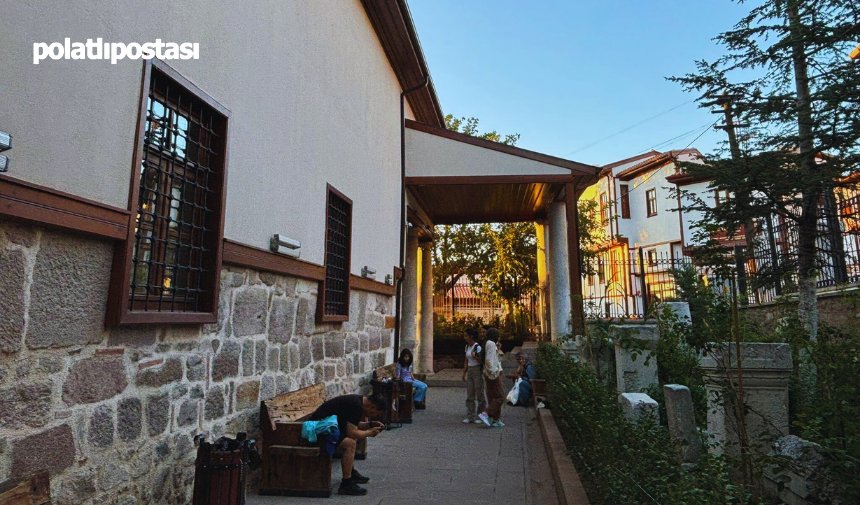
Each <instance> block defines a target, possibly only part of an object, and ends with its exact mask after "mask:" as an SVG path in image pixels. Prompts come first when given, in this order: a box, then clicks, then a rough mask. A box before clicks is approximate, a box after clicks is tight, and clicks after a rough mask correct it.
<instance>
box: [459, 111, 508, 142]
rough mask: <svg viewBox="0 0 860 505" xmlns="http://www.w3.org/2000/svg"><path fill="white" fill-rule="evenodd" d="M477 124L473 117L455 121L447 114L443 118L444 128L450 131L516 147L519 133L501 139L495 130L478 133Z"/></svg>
mask: <svg viewBox="0 0 860 505" xmlns="http://www.w3.org/2000/svg"><path fill="white" fill-rule="evenodd" d="M478 123H479V120H478V119H477V118H474V117H470V118H465V117H461V118H459V119H457V118H455V117H454V116H453V114H448V115H447V116H445V128H447V129H449V130H451V131H455V132H460V133H465V134H466V135H469V136H472V137H478V138H482V139H485V140H492V141H493V142H499V143H501V144H505V145H509V146H513V145H516V144H517V141H518V140H520V134H519V133H511V134H508V135H505V137H504V138H502V136H501V135H500V134H499V133H498V132H496V130H493V131H491V132H484V133H478Z"/></svg>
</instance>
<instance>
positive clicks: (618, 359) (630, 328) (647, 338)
mask: <svg viewBox="0 0 860 505" xmlns="http://www.w3.org/2000/svg"><path fill="white" fill-rule="evenodd" d="M611 336H612V339H613V341H614V343H615V381H616V387H617V388H618V392H619V393H640V392H642V391H644V390H645V389H646V388H648V386H650V385H652V384H653V385H654V386H657V385H658V381H657V357H656V356H654V355H652V354H651V351H653V350H654V349H655V348H656V347H657V342H658V341H659V340H660V333H659V330H658V329H657V326H656V325H653V324H618V325H613V326H612V328H611ZM625 336H626V338H631V339H638V340H639V341H640V343H641V344H644V347H645V349H638V348H636V349H633V348H630V347H627V346H624V345H623V342H622V339H623V338H625ZM634 356H635V358H634Z"/></svg>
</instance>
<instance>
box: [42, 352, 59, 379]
mask: <svg viewBox="0 0 860 505" xmlns="http://www.w3.org/2000/svg"><path fill="white" fill-rule="evenodd" d="M38 363H39V364H38V368H39V371H40V372H43V373H46V374H48V375H50V374H53V373H57V372H59V371H60V370H62V369H63V358H60V357H58V356H42V357H40V358H39V362H38Z"/></svg>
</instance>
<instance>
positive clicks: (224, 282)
mask: <svg viewBox="0 0 860 505" xmlns="http://www.w3.org/2000/svg"><path fill="white" fill-rule="evenodd" d="M244 283H245V274H243V273H241V272H232V271H230V270H227V269H224V270H221V287H222V288H223V287H228V288H238V287H240V286H241V285H242V284H244Z"/></svg>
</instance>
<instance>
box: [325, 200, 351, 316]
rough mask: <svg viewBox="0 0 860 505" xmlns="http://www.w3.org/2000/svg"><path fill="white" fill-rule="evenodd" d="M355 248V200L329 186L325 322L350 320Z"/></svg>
mask: <svg viewBox="0 0 860 505" xmlns="http://www.w3.org/2000/svg"><path fill="white" fill-rule="evenodd" d="M351 247H352V200H350V199H349V198H347V197H346V196H344V194H343V193H341V192H340V191H338V190H336V189H334V188H333V187H332V186H331V185H329V186H328V195H327V199H326V234H325V281H324V283H323V289H322V290H321V296H320V300H321V304H322V310H321V311H317V312H318V314H319V313H321V320H322V321H346V320H347V319H348V318H349V272H350V251H351Z"/></svg>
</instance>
